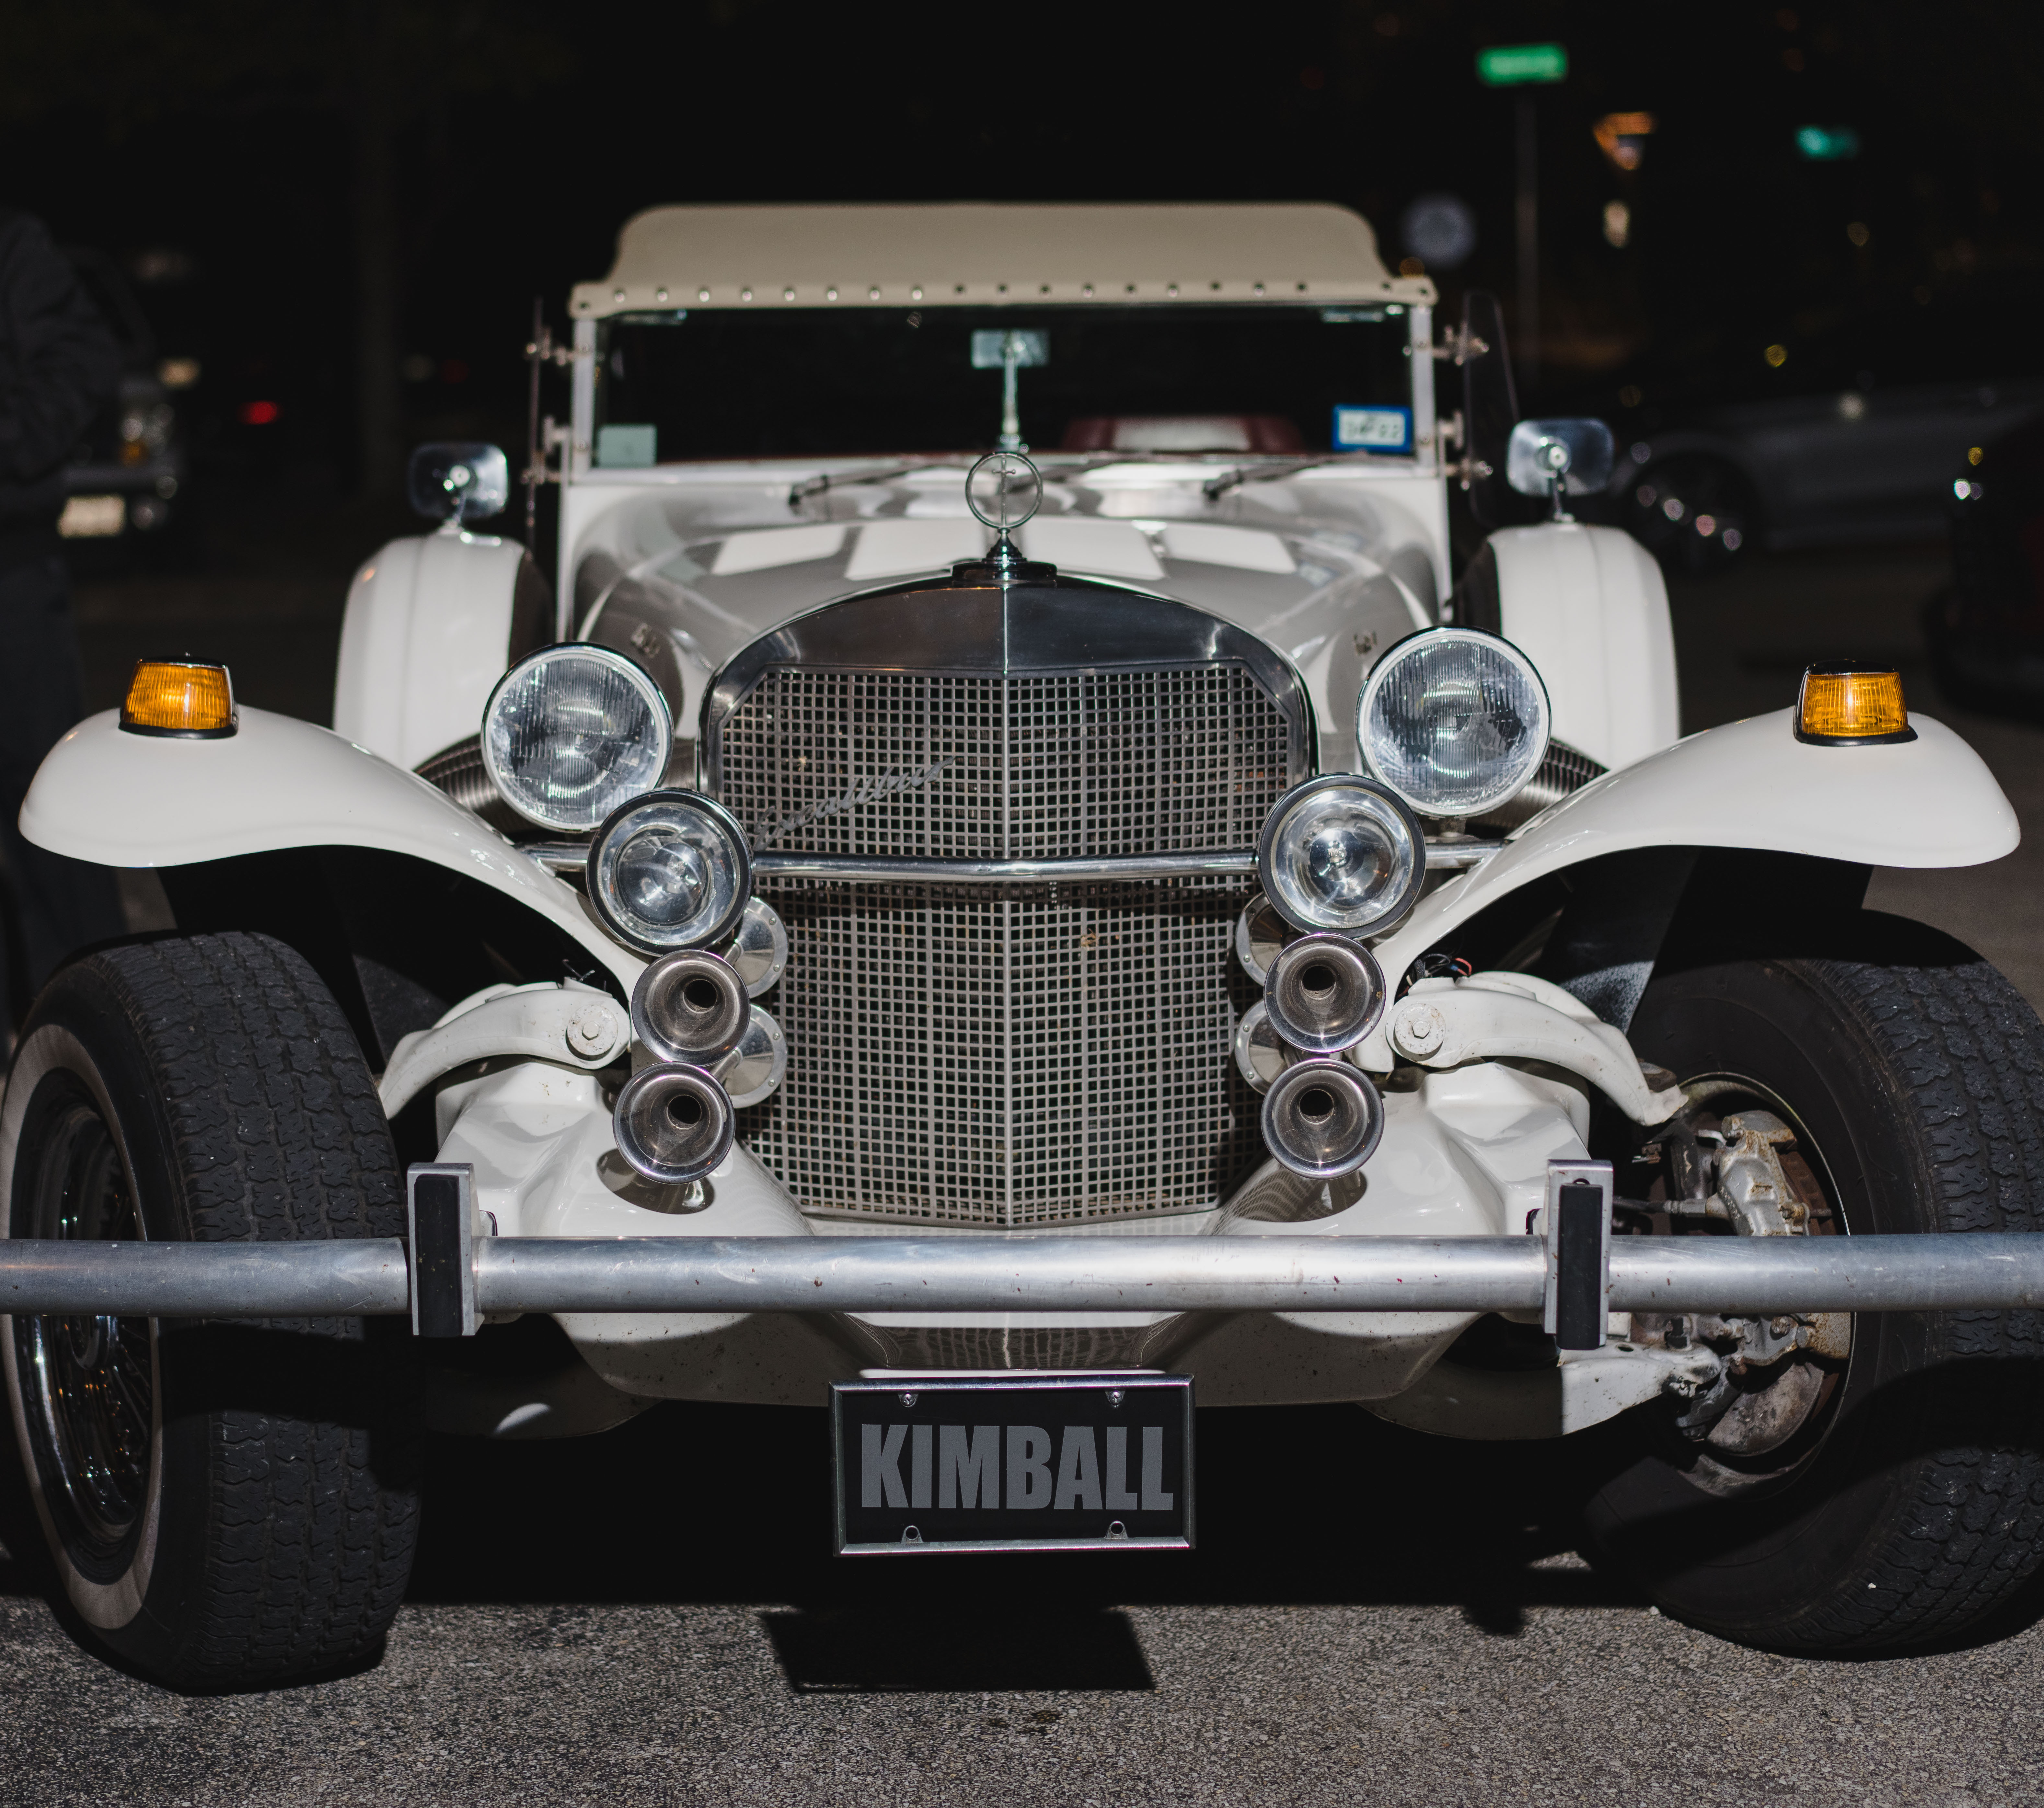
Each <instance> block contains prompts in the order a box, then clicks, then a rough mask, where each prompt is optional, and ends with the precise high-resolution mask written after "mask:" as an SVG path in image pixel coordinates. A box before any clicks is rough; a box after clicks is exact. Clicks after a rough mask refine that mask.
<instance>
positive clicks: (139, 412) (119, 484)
mask: <svg viewBox="0 0 2044 1808" xmlns="http://www.w3.org/2000/svg"><path fill="white" fill-rule="evenodd" d="M64 255H65V256H66V257H67V258H68V259H70V260H71V267H72V268H73V269H75V271H77V272H78V274H79V281H80V282H83V284H84V285H85V288H86V293H87V294H90V296H91V297H92V300H93V303H94V306H96V307H97V308H98V309H99V312H100V314H101V317H102V318H103V319H104V320H105V321H106V324H107V325H108V326H109V328H111V329H112V331H113V336H114V337H115V339H116V340H118V342H119V344H120V346H121V386H120V389H119V390H118V391H117V393H116V396H115V397H114V400H113V403H112V405H110V406H109V407H108V408H106V409H103V410H102V412H101V413H99V414H98V415H97V416H94V420H93V421H92V423H91V424H90V426H88V427H87V428H86V432H85V436H84V437H83V439H82V440H80V441H79V445H78V447H77V448H76V450H75V451H74V452H73V453H72V455H71V459H70V462H69V463H68V464H67V466H66V469H65V483H66V488H67V491H68V497H67V501H66V502H65V505H64V512H63V518H62V519H61V520H60V521H59V523H58V532H60V533H61V534H62V535H64V537H65V538H66V539H76V540H113V539H123V538H125V537H126V536H128V535H147V536H150V537H152V538H156V537H159V536H161V535H163V534H164V532H165V531H166V530H167V528H169V527H170V525H171V521H172V520H173V519H174V518H175V516H176V514H177V513H178V512H179V511H180V510H181V509H182V508H183V504H182V503H181V502H180V501H179V497H180V496H181V493H183V489H184V487H185V483H186V434H185V425H184V423H183V420H182V419H181V418H180V414H179V406H178V400H177V397H178V393H179V391H181V390H186V389H189V388H190V386H192V384H193V383H194V382H197V381H198V361H197V360H196V359H192V358H188V357H173V358H163V357H160V356H159V353H158V348H157V344H156V332H155V331H154V329H153V328H152V327H151V325H150V324H149V320H148V316H147V315H146V314H144V313H143V311H142V309H141V306H140V304H139V303H138V302H137V301H136V298H135V292H134V290H133V288H132V287H131V286H129V280H128V277H127V274H126V273H125V271H123V270H122V269H121V266H120V264H119V263H117V261H116V260H115V259H113V258H112V257H111V256H109V255H108V254H107V253H106V252H105V251H99V250H97V249H95V248H92V247H90V246H83V245H67V246H66V247H65V248H64Z"/></svg>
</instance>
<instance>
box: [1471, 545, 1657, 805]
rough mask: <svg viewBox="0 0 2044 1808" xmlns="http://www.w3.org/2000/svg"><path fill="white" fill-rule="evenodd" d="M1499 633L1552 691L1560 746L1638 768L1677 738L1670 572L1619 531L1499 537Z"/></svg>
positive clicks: (1496, 547) (1495, 548)
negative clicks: (1667, 580) (1664, 576)
mask: <svg viewBox="0 0 2044 1808" xmlns="http://www.w3.org/2000/svg"><path fill="white" fill-rule="evenodd" d="M1490 547H1491V551H1492V552H1493V555H1495V556H1496V560H1497V578H1498V601H1499V604H1500V623H1499V627H1500V631H1501V632H1502V633H1503V634H1504V638H1505V639H1507V640H1508V641H1510V642H1511V643H1512V644H1513V645H1514V646H1515V647H1518V648H1519V650H1520V651H1521V652H1523V654H1525V655H1526V656H1527V658H1529V659H1531V661H1532V662H1533V664H1534V667H1535V670H1537V671H1538V672H1539V674H1540V675H1541V677H1542V678H1543V679H1545V680H1546V685H1547V697H1548V701H1549V703H1550V704H1551V705H1552V707H1553V709H1554V739H1556V740H1558V741H1564V742H1566V743H1568V745H1569V746H1570V747H1573V748H1575V749H1576V750H1577V751H1578V752H1581V753H1585V754H1589V756H1590V758H1592V759H1593V760H1595V761H1596V762H1597V763H1598V764H1599V765H1600V766H1630V765H1631V763H1632V762H1634V761H1635V760H1639V759H1644V758H1646V756H1647V755H1648V754H1651V753H1658V752H1659V751H1660V750H1661V749H1662V748H1663V747H1666V746H1668V745H1669V743H1671V742H1673V740H1674V739H1675V738H1676V735H1677V733H1678V732H1679V731H1680V726H1679V725H1680V721H1681V701H1680V699H1679V697H1677V692H1676V685H1675V635H1674V630H1673V628H1672V626H1671V625H1670V624H1669V618H1668V589H1667V585H1666V584H1665V583H1664V582H1662V576H1661V567H1660V566H1658V565H1657V564H1655V563H1654V560H1653V559H1652V558H1651V557H1650V555H1648V553H1647V551H1646V548H1645V547H1642V546H1641V545H1640V543H1639V542H1638V541H1637V540H1635V539H1633V537H1632V536H1631V535H1630V534H1626V533H1621V532H1619V530H1618V529H1617V528H1593V527H1584V526H1581V525H1578V524H1576V523H1573V522H1558V521H1555V522H1547V523H1544V524H1542V525H1541V526H1539V527H1534V528H1505V529H1504V530H1503V531H1502V532H1498V533H1495V534H1493V535H1491V536H1490Z"/></svg>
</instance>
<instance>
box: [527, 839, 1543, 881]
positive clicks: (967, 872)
mask: <svg viewBox="0 0 2044 1808" xmlns="http://www.w3.org/2000/svg"><path fill="white" fill-rule="evenodd" d="M1503 848H1504V843H1503V842H1501V841H1466V842H1460V843H1451V844H1446V845H1444V844H1442V843H1428V844H1427V871H1428V872H1430V873H1441V872H1450V873H1457V872H1462V871H1464V870H1466V869H1467V868H1469V867H1471V866H1481V865H1482V864H1483V863H1484V862H1485V861H1486V860H1488V859H1489V858H1491V856H1492V855H1493V854H1497V853H1499V852H1500V851H1502V850H1503ZM519 851H520V852H521V854H525V855H526V856H528V858H531V859H533V860H536V861H537V862H539V863H540V866H544V868H545V869H547V870H548V872H549V873H554V874H555V875H557V876H565V875H566V874H568V873H580V872H581V871H582V869H584V868H585V867H586V866H587V865H588V863H589V848H588V846H587V845H586V843H582V842H578V841H568V842H535V843H528V845H527V846H524V847H522V848H521V849H520V850H519ZM752 870H753V873H754V875H755V877H757V878H763V879H767V878H770V879H829V880H838V881H843V882H845V883H847V884H851V885H931V884H939V885H1004V884H1015V883H1029V882H1032V881H1033V882H1035V883H1039V884H1044V883H1047V884H1052V885H1055V884H1060V883H1064V882H1067V881H1069V882H1071V883H1074V884H1077V883H1081V882H1085V881H1106V882H1108V883H1120V882H1124V881H1138V880H1143V879H1204V878H1213V877H1228V876H1231V875H1233V874H1235V873H1254V872H1255V870H1256V850H1255V849H1254V848H1253V847H1242V848H1224V849H1219V850H1216V851H1215V852H1213V853H1211V854H1118V855H1113V856H1109V857H1107V858H1101V859H1097V860H883V859H854V858H834V857H833V856H832V855H830V854H754V855H753V857H752Z"/></svg>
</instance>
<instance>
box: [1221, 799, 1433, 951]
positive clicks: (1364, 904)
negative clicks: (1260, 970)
mask: <svg viewBox="0 0 2044 1808" xmlns="http://www.w3.org/2000/svg"><path fill="white" fill-rule="evenodd" d="M1256 871H1257V876H1258V878H1259V879H1260V880H1261V881H1262V885H1263V890H1264V892H1265V895H1266V896H1268V897H1269V899H1270V902H1271V904H1273V905H1274V907H1275V908H1276V909H1277V913H1278V914H1279V915H1280V916H1282V917H1283V918H1284V919H1285V921H1286V922H1287V923H1290V924H1291V925H1292V926H1293V927H1294V928H1295V929H1308V930H1311V929H1333V930H1339V931H1341V932H1343V934H1345V935H1364V934H1374V933H1376V932H1377V931H1381V930H1385V929H1389V927H1391V926H1392V925H1393V923H1397V921H1398V919H1400V917H1402V916H1404V914H1405V913H1406V912H1408V910H1410V909H1411V908H1412V906H1413V905H1414V904H1416V903H1417V902H1418V901H1419V897H1420V887H1421V886H1422V885H1424V884H1425V883H1426V878H1427V855H1426V846H1425V842H1424V840H1423V837H1422V835H1421V834H1420V825H1419V823H1417V822H1416V821H1415V820H1413V816H1412V812H1411V811H1410V810H1409V809H1408V808H1406V806H1405V805H1404V804H1403V803H1402V802H1401V801H1400V800H1399V799H1398V798H1397V797H1396V796H1394V795H1393V793H1392V792H1391V791H1390V790H1389V789H1388V788H1387V787H1386V786H1385V785H1380V784H1378V783H1377V782H1376V781H1374V779H1368V778H1356V777H1351V776H1350V775H1349V774H1347V773H1327V774H1326V775H1324V776H1323V777H1319V778H1309V779H1308V780H1307V781H1306V782H1305V783H1304V784H1303V785H1296V786H1294V787H1293V789H1291V790H1290V791H1289V792H1287V793H1285V795H1284V796H1283V797H1281V798H1279V799H1278V800H1277V808H1275V809H1274V810H1273V811H1272V812H1270V816H1268V817H1266V819H1265V820H1264V824H1263V833H1262V836H1261V837H1259V838H1258V843H1257V847H1256Z"/></svg>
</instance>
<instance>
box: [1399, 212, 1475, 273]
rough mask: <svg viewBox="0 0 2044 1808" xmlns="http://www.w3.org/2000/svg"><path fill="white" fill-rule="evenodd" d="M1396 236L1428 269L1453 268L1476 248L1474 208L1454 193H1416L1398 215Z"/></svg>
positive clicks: (1467, 259) (1461, 262) (1460, 264)
mask: <svg viewBox="0 0 2044 1808" xmlns="http://www.w3.org/2000/svg"><path fill="white" fill-rule="evenodd" d="M1398 236H1399V237H1400V239H1401V240H1403V241H1404V246H1405V248H1406V250H1408V251H1410V252H1411V253H1412V255H1413V256H1415V257H1416V258H1417V259H1420V262H1421V263H1423V264H1425V265H1426V266H1427V268H1429V269H1430V270H1457V269H1459V268H1460V267H1462V265H1463V264H1465V263H1467V262H1468V261H1469V259H1470V255H1471V254H1472V253H1473V251H1475V250H1476V210H1475V209H1473V208H1472V207H1471V206H1470V204H1469V203H1468V202H1466V201H1465V200H1463V199H1462V197H1461V196H1460V195H1458V194H1421V195H1416V196H1414V198H1412V202H1411V203H1410V204H1409V205H1408V206H1407V207H1406V209H1405V211H1404V213H1401V214H1400V216H1399V217H1398Z"/></svg>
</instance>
